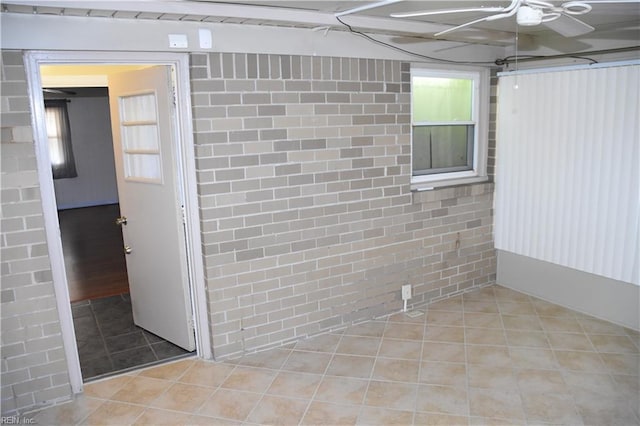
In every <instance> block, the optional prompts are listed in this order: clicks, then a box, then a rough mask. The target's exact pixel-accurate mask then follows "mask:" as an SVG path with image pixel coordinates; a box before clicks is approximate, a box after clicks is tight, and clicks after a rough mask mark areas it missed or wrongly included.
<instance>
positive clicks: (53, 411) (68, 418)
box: [5, 395, 104, 425]
mask: <svg viewBox="0 0 640 426" xmlns="http://www.w3.org/2000/svg"><path fill="white" fill-rule="evenodd" d="M103 403H104V401H103V400H100V399H95V398H91V397H89V396H86V395H79V396H76V398H75V399H74V400H73V401H70V402H67V403H65V404H60V405H54V406H53V407H49V408H46V409H44V410H42V411H40V412H38V413H34V414H33V416H27V417H29V418H32V419H34V421H35V424H38V425H75V424H78V423H80V422H81V421H82V420H83V419H85V418H86V417H87V416H89V415H90V414H91V413H93V412H94V411H96V410H97V409H98V408H99V407H100V406H101V405H102V404H103ZM5 424H9V423H5ZM20 424H22V423H20Z"/></svg>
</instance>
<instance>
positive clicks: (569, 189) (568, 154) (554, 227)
mask: <svg viewBox="0 0 640 426" xmlns="http://www.w3.org/2000/svg"><path fill="white" fill-rule="evenodd" d="M498 90H499V92H498V118H497V120H498V126H497V135H496V137H497V143H498V146H497V161H496V197H495V242H496V248H498V249H500V250H505V251H509V252H512V253H516V254H520V255H523V256H528V257H532V258H535V259H539V260H543V261H548V262H552V263H555V264H558V265H562V266H566V267H569V268H573V269H578V270H581V271H585V272H589V273H593V274H597V275H601V276H605V277H608V278H612V279H615V280H620V281H624V282H629V283H635V284H640V283H639V279H638V275H639V274H638V269H639V268H638V262H639V261H638V258H639V256H640V249H639V245H640V238H639V235H640V231H639V229H640V226H639V225H640V207H639V205H640V201H639V200H640V174H639V171H638V170H639V169H640V148H639V145H640V108H639V99H640V65H626V66H615V67H608V68H598V69H576V70H564V71H552V72H541V73H531V74H520V75H509V76H502V77H500V80H499V86H498Z"/></svg>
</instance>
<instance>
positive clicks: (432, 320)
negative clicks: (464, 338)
mask: <svg viewBox="0 0 640 426" xmlns="http://www.w3.org/2000/svg"><path fill="white" fill-rule="evenodd" d="M431 325H446V326H449V327H451V326H455V327H462V326H463V325H464V319H463V317H462V312H454V311H434V310H429V311H427V326H431Z"/></svg>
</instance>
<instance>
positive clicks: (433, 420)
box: [413, 413, 469, 426]
mask: <svg viewBox="0 0 640 426" xmlns="http://www.w3.org/2000/svg"><path fill="white" fill-rule="evenodd" d="M413 424H415V425H430V426H452V425H455V426H465V425H468V424H469V418H468V417H467V416H453V415H449V414H442V413H416V414H415V420H414V423H413Z"/></svg>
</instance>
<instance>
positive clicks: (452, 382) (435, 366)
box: [420, 362, 467, 387]
mask: <svg viewBox="0 0 640 426" xmlns="http://www.w3.org/2000/svg"><path fill="white" fill-rule="evenodd" d="M420 382H421V383H423V384H429V385H443V386H458V387H464V386H465V385H466V383H467V369H466V366H465V364H464V363H452V362H423V363H422V365H421V368H420Z"/></svg>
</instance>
